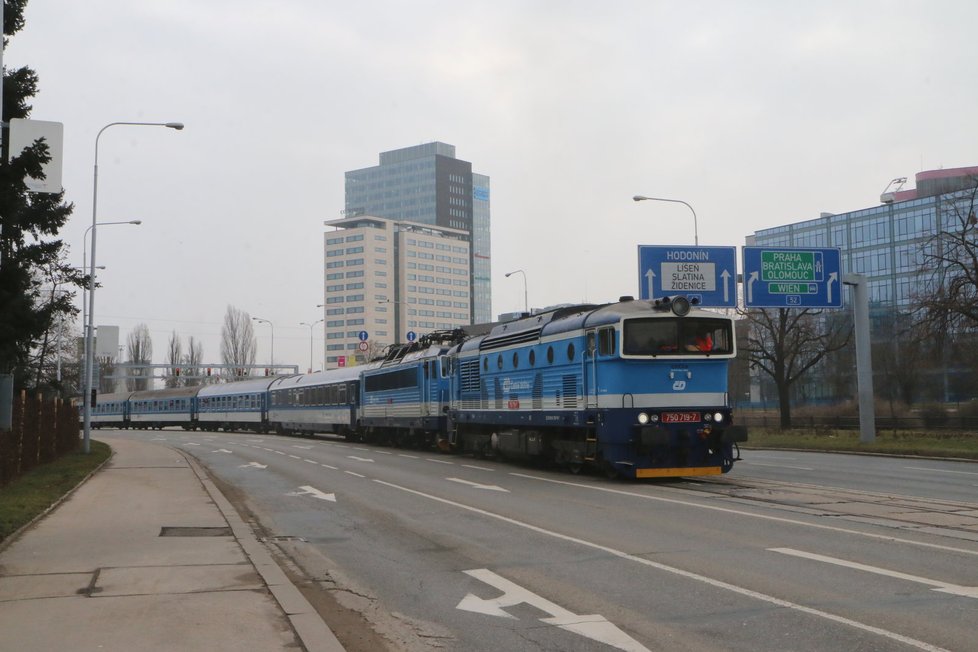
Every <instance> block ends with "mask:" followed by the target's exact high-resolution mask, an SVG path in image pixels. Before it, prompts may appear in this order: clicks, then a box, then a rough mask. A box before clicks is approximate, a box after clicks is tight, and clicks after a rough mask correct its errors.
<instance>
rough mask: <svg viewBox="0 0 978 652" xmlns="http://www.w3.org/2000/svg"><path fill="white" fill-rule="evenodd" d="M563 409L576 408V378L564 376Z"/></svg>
mask: <svg viewBox="0 0 978 652" xmlns="http://www.w3.org/2000/svg"><path fill="white" fill-rule="evenodd" d="M563 393H564V407H577V376H564V392H563Z"/></svg>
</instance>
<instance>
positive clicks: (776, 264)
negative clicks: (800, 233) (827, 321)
mask: <svg viewBox="0 0 978 652" xmlns="http://www.w3.org/2000/svg"><path fill="white" fill-rule="evenodd" d="M841 258H842V257H841V255H840V252H839V248H838V247H832V248H828V249H815V248H807V247H744V249H743V260H744V305H745V306H747V307H748V308H841V307H842V270H841V269H840V266H841Z"/></svg>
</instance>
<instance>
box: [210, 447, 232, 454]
mask: <svg viewBox="0 0 978 652" xmlns="http://www.w3.org/2000/svg"><path fill="white" fill-rule="evenodd" d="M211 452H212V453H230V452H232V451H229V450H228V449H226V448H218V449H217V450H216V451H211Z"/></svg>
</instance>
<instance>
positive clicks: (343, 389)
mask: <svg viewBox="0 0 978 652" xmlns="http://www.w3.org/2000/svg"><path fill="white" fill-rule="evenodd" d="M336 398H337V400H338V402H340V403H346V385H340V390H339V393H338V394H337V397H336Z"/></svg>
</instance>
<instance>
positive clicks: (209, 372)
mask: <svg viewBox="0 0 978 652" xmlns="http://www.w3.org/2000/svg"><path fill="white" fill-rule="evenodd" d="M207 375H208V376H210V375H211V368H210V367H207Z"/></svg>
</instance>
